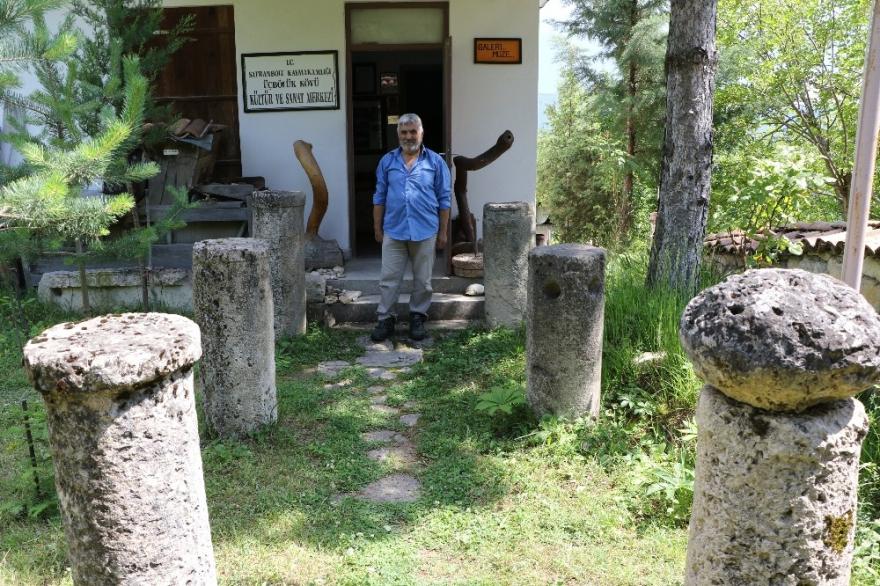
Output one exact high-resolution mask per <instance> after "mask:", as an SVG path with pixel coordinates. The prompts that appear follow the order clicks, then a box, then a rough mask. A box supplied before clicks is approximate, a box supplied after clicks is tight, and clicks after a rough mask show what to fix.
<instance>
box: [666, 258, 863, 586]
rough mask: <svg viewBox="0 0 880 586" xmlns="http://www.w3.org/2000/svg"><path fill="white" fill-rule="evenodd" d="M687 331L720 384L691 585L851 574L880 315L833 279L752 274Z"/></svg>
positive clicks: (712, 396)
mask: <svg viewBox="0 0 880 586" xmlns="http://www.w3.org/2000/svg"><path fill="white" fill-rule="evenodd" d="M680 337H681V341H682V345H683V346H684V349H685V351H686V352H687V353H688V356H689V357H690V359H691V361H692V363H693V365H694V370H695V372H696V373H697V375H698V376H700V377H701V378H702V379H703V380H704V381H705V382H706V385H705V386H704V387H703V390H702V391H701V393H700V398H699V402H698V406H697V429H698V437H697V467H696V481H695V487H694V503H693V509H692V512H691V520H690V528H689V541H688V553H687V568H686V576H685V583H686V584H688V585H692V586H697V585H703V584H707V585H708V584H789V583H790V584H822V585H827V586H844V585H846V584H849V576H850V569H851V564H852V556H853V536H854V533H855V522H856V497H857V491H858V471H859V454H860V451H861V445H862V441H863V440H864V438H865V436H866V435H867V432H868V420H867V417H866V415H865V409H864V407H863V406H862V404H861V403H860V402H859V401H858V400H856V399H855V398H854V396H855V395H856V394H857V393H859V392H860V391H862V390H864V389H865V388H867V387H869V386H871V385H872V384H874V383H876V382H877V381H878V380H880V318H878V316H877V313H876V312H875V311H874V310H873V308H872V307H871V306H870V305H869V304H868V302H867V301H865V299H864V298H863V297H862V296H861V295H859V293H858V292H856V291H855V290H853V289H851V288H850V287H848V286H847V285H845V284H844V283H842V282H840V281H838V280H836V279H833V278H831V277H829V276H827V275H820V274H813V273H808V272H805V271H801V270H782V269H761V270H752V271H747V272H745V273H743V274H740V275H735V276H732V277H729V278H728V279H726V280H725V281H724V282H722V283H720V284H718V285H715V286H714V287H710V288H709V289H706V290H705V291H703V292H702V293H701V294H699V295H698V296H697V297H695V298H694V299H693V300H691V302H690V303H689V304H688V306H687V308H686V309H685V311H684V314H683V315H682V319H681V330H680Z"/></svg>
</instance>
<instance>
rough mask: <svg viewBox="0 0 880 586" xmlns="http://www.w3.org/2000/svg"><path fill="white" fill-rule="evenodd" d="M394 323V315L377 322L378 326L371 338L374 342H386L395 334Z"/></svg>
mask: <svg viewBox="0 0 880 586" xmlns="http://www.w3.org/2000/svg"><path fill="white" fill-rule="evenodd" d="M394 325H395V319H394V316H391V317H386V318H385V319H380V320H379V323H377V324H376V327H375V328H373V331H372V332H371V333H370V339H371V340H372V341H374V342H384V341H385V340H387V339H388V338H390V337H391V336H393V335H394Z"/></svg>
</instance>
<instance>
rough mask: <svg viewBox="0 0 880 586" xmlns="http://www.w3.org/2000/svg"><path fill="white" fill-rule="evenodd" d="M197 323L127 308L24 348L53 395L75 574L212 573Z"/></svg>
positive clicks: (58, 475) (108, 580)
mask: <svg viewBox="0 0 880 586" xmlns="http://www.w3.org/2000/svg"><path fill="white" fill-rule="evenodd" d="M200 354H201V345H200V343H199V329H198V327H197V326H196V324H194V323H193V322H192V321H190V320H188V319H186V318H184V317H181V316H177V315H166V314H160V313H144V314H137V313H126V314H121V315H107V316H103V317H97V318H94V319H91V320H88V321H83V322H80V323H66V324H60V325H57V326H54V327H52V328H49V329H48V330H46V331H44V332H43V333H42V334H40V335H39V336H37V337H35V338H33V339H32V340H31V341H30V342H28V344H27V345H26V346H25V349H24V360H25V367H26V369H27V371H28V376H29V377H30V379H31V382H32V383H33V385H34V387H35V388H36V389H37V390H38V391H39V392H40V393H42V395H43V399H44V400H45V402H46V413H47V422H48V426H49V444H50V446H51V449H52V460H53V462H54V465H55V486H56V487H57V489H58V500H59V504H60V507H61V518H62V521H63V524H64V532H65V535H66V536H67V542H68V546H69V549H70V565H71V570H72V572H73V582H74V583H75V584H96V585H105V584H106V585H111V584H214V583H215V582H216V577H215V569H214V553H213V549H212V547H211V528H210V525H209V524H208V507H207V504H206V502H205V485H204V480H203V478H202V458H201V452H200V451H199V434H198V424H197V422H196V407H195V399H194V394H193V370H192V367H193V364H194V363H195V361H196V360H198V358H199V355H200Z"/></svg>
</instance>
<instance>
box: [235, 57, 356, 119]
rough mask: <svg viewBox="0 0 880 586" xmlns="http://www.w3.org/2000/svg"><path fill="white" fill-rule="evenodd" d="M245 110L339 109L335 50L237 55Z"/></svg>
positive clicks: (337, 70) (337, 69)
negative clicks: (239, 58)
mask: <svg viewBox="0 0 880 586" xmlns="http://www.w3.org/2000/svg"><path fill="white" fill-rule="evenodd" d="M241 78H242V79H241V81H242V84H241V87H242V92H243V96H242V97H243V99H244V111H245V112H277V111H279V110H337V109H339V68H338V52H337V51H302V52H297V53H249V54H242V56H241Z"/></svg>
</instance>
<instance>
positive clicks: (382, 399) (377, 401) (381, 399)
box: [370, 395, 388, 405]
mask: <svg viewBox="0 0 880 586" xmlns="http://www.w3.org/2000/svg"><path fill="white" fill-rule="evenodd" d="M387 401H388V395H375V396H374V397H371V398H370V405H384V404H385V403H386V402H387Z"/></svg>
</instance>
